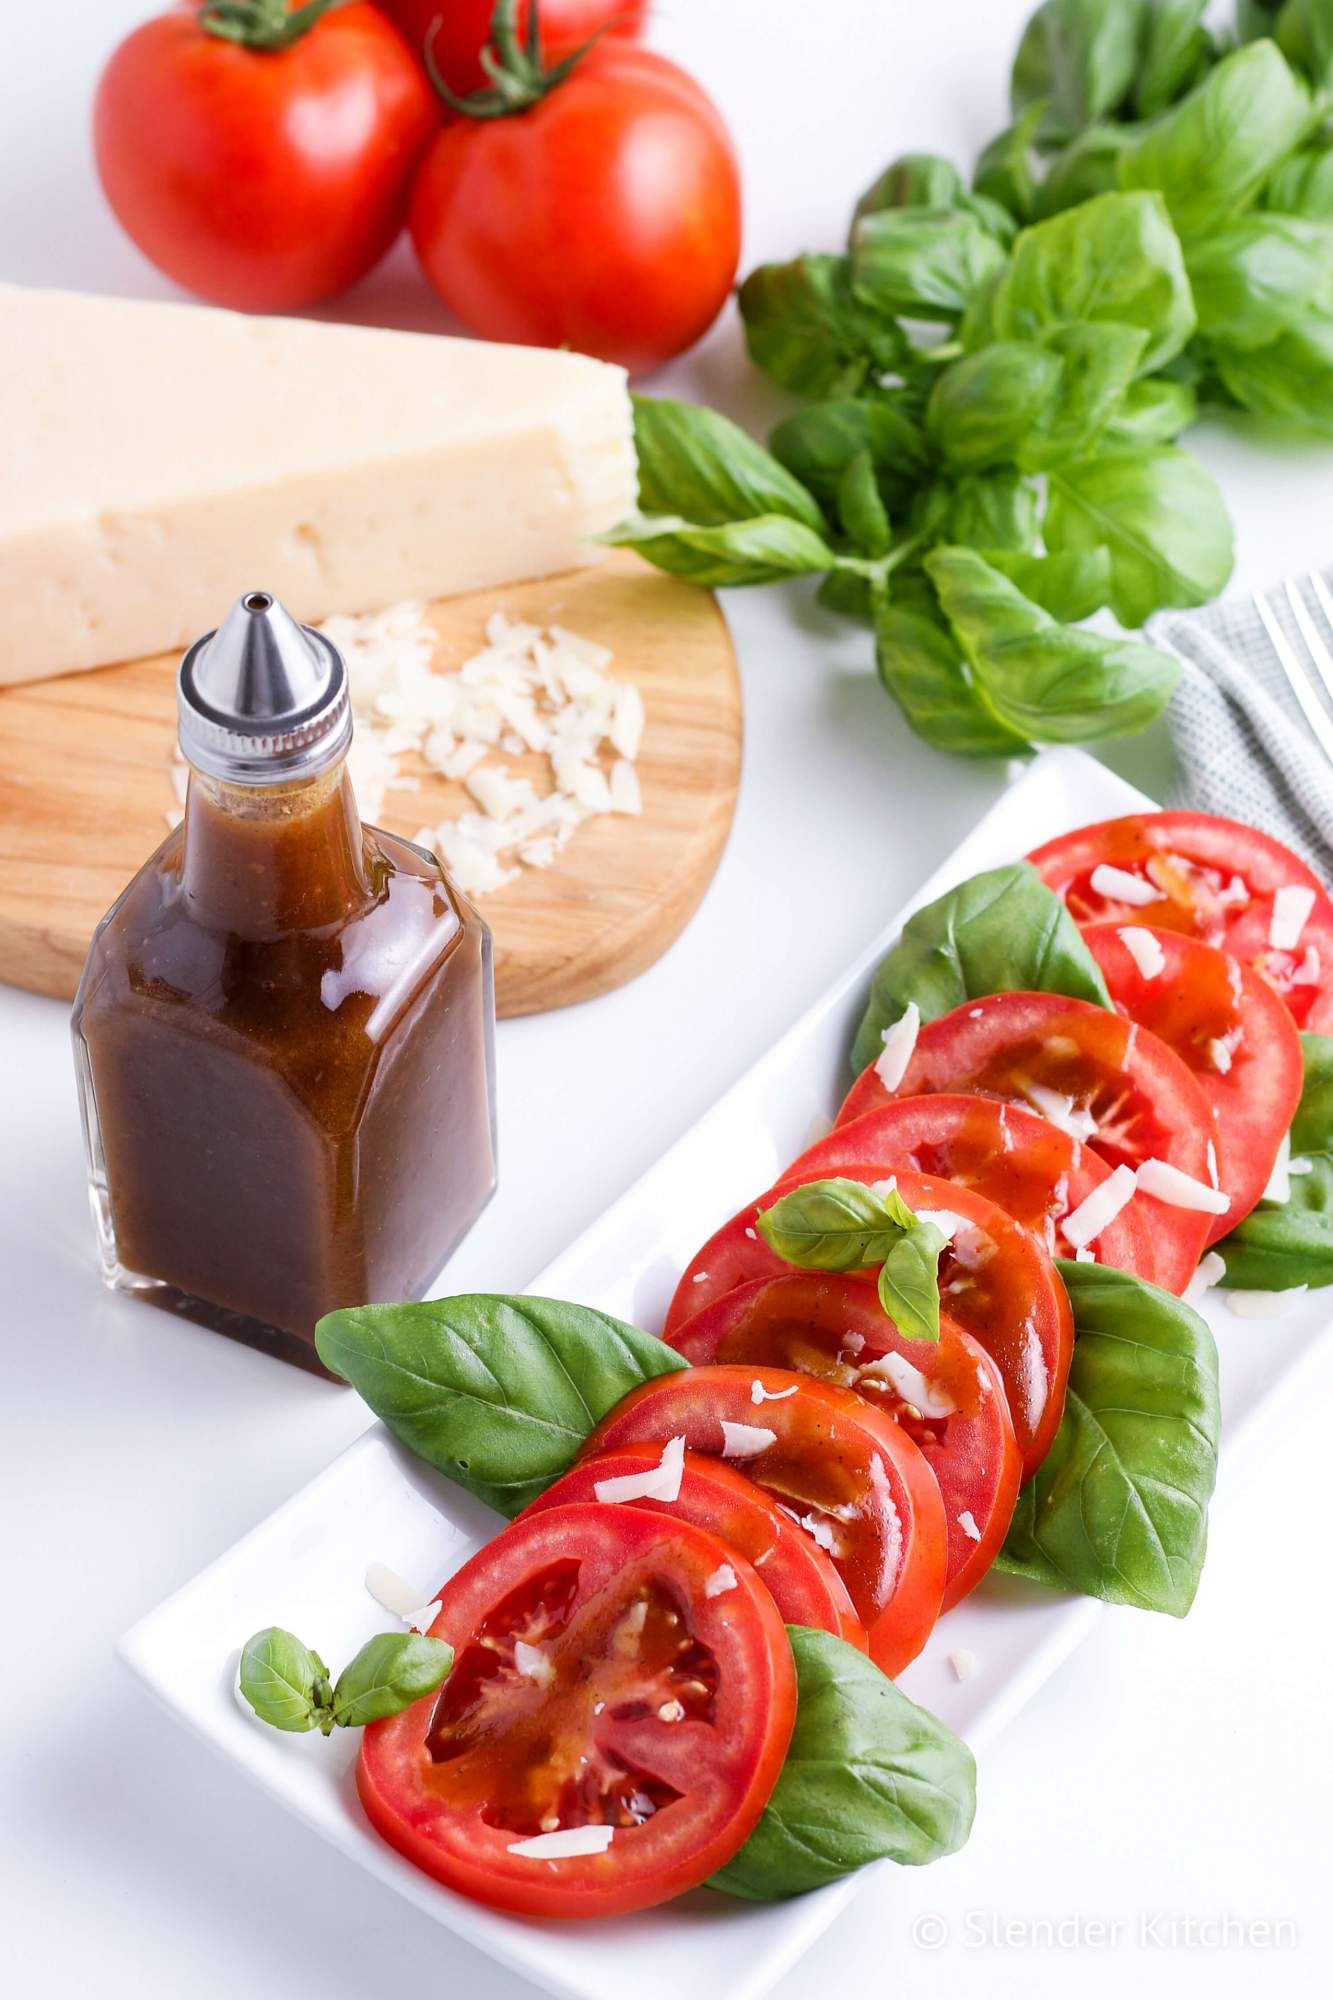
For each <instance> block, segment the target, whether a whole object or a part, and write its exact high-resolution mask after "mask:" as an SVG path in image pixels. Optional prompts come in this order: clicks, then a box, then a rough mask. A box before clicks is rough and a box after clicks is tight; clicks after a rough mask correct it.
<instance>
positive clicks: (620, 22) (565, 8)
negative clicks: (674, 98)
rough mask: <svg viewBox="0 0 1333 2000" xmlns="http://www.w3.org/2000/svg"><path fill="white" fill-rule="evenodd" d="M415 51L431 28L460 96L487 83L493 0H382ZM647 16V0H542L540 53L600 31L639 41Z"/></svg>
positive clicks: (434, 48) (437, 55)
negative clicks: (485, 56)
mask: <svg viewBox="0 0 1333 2000" xmlns="http://www.w3.org/2000/svg"><path fill="white" fill-rule="evenodd" d="M378 4H379V5H380V6H381V7H382V8H383V9H384V12H385V13H386V14H388V15H390V16H391V18H392V19H393V20H395V21H396V22H397V23H398V25H399V27H400V28H401V29H402V31H403V33H404V34H405V35H406V36H407V39H408V41H409V42H411V44H412V47H413V48H414V49H420V48H422V47H423V46H424V44H425V41H426V38H427V36H428V35H430V33H431V29H432V27H434V26H435V23H436V22H438V23H439V26H438V27H436V28H435V33H434V35H433V36H431V43H430V52H431V55H432V57H433V59H434V62H435V67H436V69H437V70H438V71H439V73H440V75H441V76H442V77H443V78H444V80H445V82H446V83H447V84H448V86H449V88H450V90H452V91H454V92H455V93H456V94H457V95H458V96H459V97H462V96H464V95H465V94H466V93H467V92H468V91H469V90H481V89H482V88H483V87H484V86H485V84H486V83H487V81H488V78H487V75H486V72H485V70H484V69H483V68H482V66H481V52H482V50H483V48H484V47H485V46H486V43H487V41H488V40H489V38H490V32H491V16H492V15H493V14H494V12H495V0H378ZM647 16H648V0H541V52H542V54H543V56H544V57H545V58H546V60H547V61H548V62H558V61H559V60H560V58H561V56H567V55H569V54H570V53H571V52H572V51H573V50H574V49H581V48H582V47H583V44H584V43H585V42H586V41H587V40H588V39H589V38H590V37H591V36H593V35H595V34H596V33H597V32H598V30H599V29H600V30H602V32H603V33H605V34H608V35H620V36H623V37H624V39H625V40H626V41H637V40H638V38H639V36H640V35H641V34H642V33H643V26H644V22H645V20H646V19H647ZM527 31H528V6H527V0H520V4H519V9H518V32H519V34H520V35H526V33H527Z"/></svg>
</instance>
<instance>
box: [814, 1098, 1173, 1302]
mask: <svg viewBox="0 0 1333 2000" xmlns="http://www.w3.org/2000/svg"><path fill="white" fill-rule="evenodd" d="M860 1160H869V1161H870V1162H871V1163H872V1164H873V1165H876V1166H878V1167H880V1168H881V1169H882V1171H883V1172H884V1173H886V1174H891V1173H893V1172H895V1171H896V1170H897V1169H898V1168H900V1167H910V1168H912V1169H913V1170H914V1171H915V1172H917V1173H922V1174H935V1175H937V1176H938V1178H939V1179H940V1180H946V1181H957V1182H958V1184H959V1186H961V1187H970V1188H975V1189H976V1191H977V1193H978V1194H982V1195H985V1197H986V1199H987V1200H988V1201H993V1202H995V1203H996V1204H997V1205H998V1206H999V1207H1000V1208H1002V1209H1003V1210H1004V1211H1005V1214H1006V1215H1012V1216H1013V1218H1014V1220H1015V1221H1016V1222H1021V1223H1022V1224H1023V1226H1024V1228H1025V1229H1031V1230H1032V1231H1034V1232H1035V1234H1036V1235H1037V1237H1038V1238H1039V1240H1040V1241H1041V1243H1042V1244H1043V1246H1044V1247H1045V1248H1046V1249H1047V1250H1048V1251H1049V1252H1050V1254H1051V1256H1053V1257H1066V1256H1068V1255H1069V1252H1070V1246H1069V1244H1067V1243H1066V1242H1065V1241H1064V1239H1063V1238H1062V1237H1061V1235H1060V1224H1061V1222H1062V1221H1063V1220H1064V1218H1065V1216H1066V1215H1068V1214H1069V1212H1070V1210H1071V1209H1075V1208H1077V1207H1078V1205H1079V1203H1080V1202H1082V1201H1085V1200H1086V1199H1087V1197H1088V1196H1089V1195H1090V1194H1091V1193H1092V1191H1093V1189H1094V1188H1096V1187H1100V1186H1101V1184H1102V1182H1103V1181H1105V1180H1109V1179H1110V1175H1111V1169H1110V1168H1109V1167H1108V1166H1107V1164H1106V1162H1105V1161H1104V1160H1101V1159H1099V1158H1098V1157H1097V1155H1096V1154H1095V1153H1093V1152H1090V1151H1089V1149H1088V1148H1087V1147H1086V1146H1084V1145H1083V1144H1082V1143H1081V1142H1080V1141H1079V1140H1077V1139H1074V1138H1071V1137H1070V1135H1069V1133H1068V1132H1062V1131H1061V1130H1060V1128H1059V1126H1058V1125H1052V1123H1051V1121H1050V1119H1049V1118H1043V1117H1041V1115H1040V1114H1039V1113H1038V1112H1036V1111H1029V1110H1027V1109H1026V1108H1025V1107H1024V1106H1023V1105H1021V1104H1008V1103H1005V1102H1003V1101H1002V1100H1000V1099H997V1098H993V1097H969V1096H963V1095H958V1094H955V1093H952V1092H948V1091H944V1092H940V1093H939V1094H938V1095H935V1096H932V1097H898V1098H891V1099H889V1100H888V1101H886V1102H885V1103H884V1104H882V1105H881V1106H880V1108H879V1110H877V1111H867V1112H864V1113H863V1114H862V1115H861V1116H860V1117H859V1118H853V1119H851V1120H850V1121H849V1122H848V1123H847V1124H838V1125H836V1126H835V1127H834V1129H833V1131H832V1132H830V1133H829V1134H828V1136H827V1138H824V1139H821V1140H819V1141H818V1143H817V1144H816V1145H813V1146H810V1147H808V1148H807V1149H806V1151H805V1152H804V1153H802V1154H801V1156H800V1158H799V1159H797V1160H794V1161H793V1162H792V1166H791V1172H792V1173H793V1174H799V1175H800V1176H801V1177H802V1178H805V1177H806V1176H808V1175H815V1174H840V1173H841V1172H842V1170H843V1168H844V1167H845V1166H848V1165H855V1164H856V1163H857V1162H858V1161H860ZM1097 1258H1098V1261H1099V1262H1100V1263H1103V1264H1114V1265H1116V1266H1117V1267H1118V1268H1119V1269H1120V1270H1122V1271H1133V1272H1134V1273H1135V1274H1136V1276H1138V1277H1142V1278H1147V1279H1148V1280H1149V1281H1150V1282H1151V1283H1153V1284H1162V1283H1163V1282H1164V1276H1163V1274H1162V1273H1163V1267H1162V1265H1161V1263H1160V1260H1159V1257H1158V1254H1157V1250H1156V1247H1155V1244H1154V1239H1153V1235H1152V1231H1151V1230H1150V1229H1149V1227H1148V1226H1147V1223H1146V1221H1145V1219H1144V1215H1143V1209H1142V1205H1141V1198H1140V1197H1139V1196H1135V1198H1134V1200H1133V1201H1131V1202H1130V1204H1129V1206H1128V1207H1127V1208H1123V1209H1122V1210H1121V1211H1120V1213H1119V1215H1118V1216H1116V1218H1115V1220H1114V1221H1113V1222H1111V1223H1110V1224H1108V1226H1107V1227H1106V1228H1105V1229H1104V1230H1103V1231H1102V1232H1101V1235H1100V1236H1099V1237H1098V1238H1097ZM1166 1275H1173V1274H1172V1273H1171V1272H1170V1271H1169V1268H1168V1269H1167V1272H1166Z"/></svg>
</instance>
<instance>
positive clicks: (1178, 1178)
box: [1135, 1160, 1231, 1215]
mask: <svg viewBox="0 0 1333 2000" xmlns="http://www.w3.org/2000/svg"><path fill="white" fill-rule="evenodd" d="M1135 1179H1136V1181H1137V1182H1138V1185H1139V1186H1140V1187H1141V1188H1142V1189H1143V1192H1144V1193H1145V1194H1150V1195H1154V1196H1156V1198H1157V1200H1158V1201H1164V1202H1166V1204H1167V1206H1168V1207H1170V1208H1188V1209H1192V1210H1196V1211H1197V1212H1198V1213H1199V1214H1201V1215H1225V1214H1226V1212H1227V1210H1228V1209H1229V1208H1230V1206H1231V1197H1230V1195H1228V1194H1224V1193H1223V1192H1222V1190H1221V1189H1220V1188H1216V1187H1209V1186H1208V1184H1207V1182H1206V1181H1196V1180H1195V1178H1194V1176H1193V1174H1187V1173H1185V1172H1183V1171H1182V1169H1181V1168H1180V1167H1173V1166H1172V1165H1171V1162H1170V1161H1169V1160H1145V1161H1144V1162H1143V1165H1142V1166H1141V1167H1140V1168H1139V1170H1138V1173H1137V1174H1136V1175H1135Z"/></svg>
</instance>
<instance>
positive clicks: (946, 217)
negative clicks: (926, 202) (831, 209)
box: [852, 208, 1004, 320]
mask: <svg viewBox="0 0 1333 2000" xmlns="http://www.w3.org/2000/svg"><path fill="white" fill-rule="evenodd" d="M1003 264H1004V251H1003V249H1002V248H1001V247H1000V245H999V244H998V243H997V242H996V240H995V238H994V237H993V236H992V235H991V233H990V231H989V230H988V229H986V228H985V226H984V225H983V224H982V223H981V222H979V221H978V220H977V218H976V217H975V216H974V215H969V214H967V213H965V212H964V211H963V210H962V209H955V208H888V209H882V210H880V211H879V212H878V213H877V214H874V215H866V216H863V217H862V218H861V220H860V221H859V222H858V223H857V224H856V225H855V228H854V231H853V236H852V285H853V289H854V290H855V292H856V294H857V296H858V298H860V299H861V300H862V301H863V302H864V303H865V304H866V305H867V306H870V307H871V308H873V310H874V311H876V312H879V313H887V314H889V315H894V314H898V313H905V314H907V315H908V316H909V317H910V318H912V319H925V320H937V319H938V320H952V319H956V318H957V317H958V315H959V314H960V313H961V312H962V310H963V308H964V307H965V306H966V304H967V302H968V300H969V299H970V298H971V296H972V294H973V293H974V292H975V291H976V290H977V288H978V287H979V286H980V285H982V284H983V283H984V282H985V280H986V279H987V278H988V277H990V276H991V275H992V273H994V272H996V271H998V270H1000V269H1001V268H1002V267H1003Z"/></svg>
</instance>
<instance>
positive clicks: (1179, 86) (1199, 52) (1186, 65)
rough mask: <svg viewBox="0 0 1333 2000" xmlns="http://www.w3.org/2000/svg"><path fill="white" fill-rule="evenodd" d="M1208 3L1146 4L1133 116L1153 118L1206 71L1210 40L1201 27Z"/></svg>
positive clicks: (1172, 0)
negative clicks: (1146, 19) (1146, 9)
mask: <svg viewBox="0 0 1333 2000" xmlns="http://www.w3.org/2000/svg"><path fill="white" fill-rule="evenodd" d="M1207 9H1208V0H1149V7H1148V22H1147V32H1146V34H1145V37H1144V43H1143V53H1142V55H1141V56H1140V58H1139V65H1138V74H1137V76H1136V77H1135V79H1134V112H1135V116H1136V117H1139V118H1154V117H1156V115H1157V113H1158V112H1159V111H1165V110H1166V107H1167V106H1168V104H1174V103H1175V101H1176V99H1177V98H1178V97H1179V96H1181V95H1182V93H1183V92H1184V91H1187V90H1189V89H1191V88H1192V86H1193V85H1194V84H1196V83H1197V82H1198V81H1199V78H1200V76H1201V75H1202V74H1203V72H1204V71H1205V70H1206V69H1207V68H1208V66H1209V63H1210V62H1211V61H1212V55H1213V38H1212V36H1211V35H1210V34H1209V33H1208V30H1207V29H1206V28H1205V27H1204V26H1203V25H1202V23H1203V17H1204V14H1205V13H1206V12H1207Z"/></svg>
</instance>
